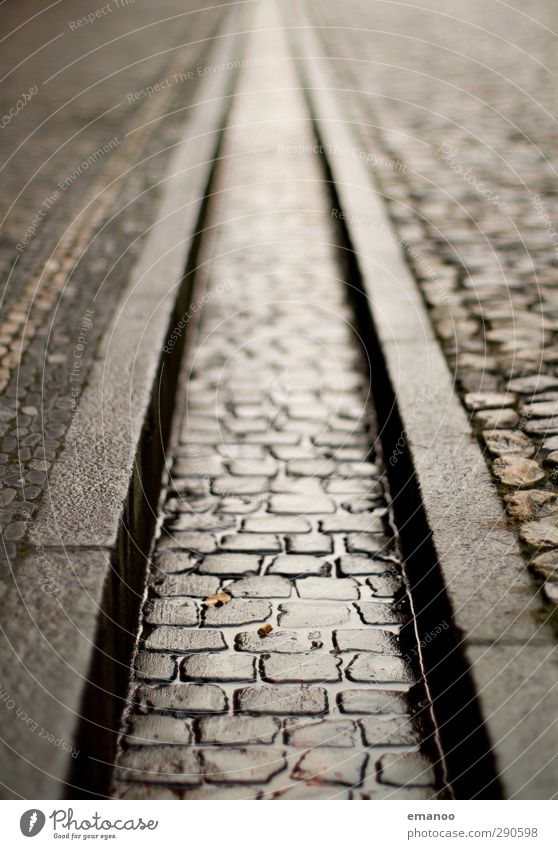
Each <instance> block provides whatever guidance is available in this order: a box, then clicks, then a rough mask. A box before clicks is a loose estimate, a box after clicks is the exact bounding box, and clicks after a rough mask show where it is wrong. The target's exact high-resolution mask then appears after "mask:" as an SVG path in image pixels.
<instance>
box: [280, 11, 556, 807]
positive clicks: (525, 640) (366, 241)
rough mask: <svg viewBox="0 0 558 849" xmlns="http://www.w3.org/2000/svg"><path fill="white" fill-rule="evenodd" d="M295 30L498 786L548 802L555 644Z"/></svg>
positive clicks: (409, 288) (315, 44) (360, 162)
mask: <svg viewBox="0 0 558 849" xmlns="http://www.w3.org/2000/svg"><path fill="white" fill-rule="evenodd" d="M291 8H292V7H291ZM298 9H299V11H300V7H298ZM291 20H292V18H291ZM297 23H299V24H300V29H297V30H296V36H295V41H296V44H297V48H298V49H300V52H301V53H302V54H303V55H302V58H301V61H302V63H303V67H304V77H305V82H306V84H307V86H308V89H309V91H308V95H309V98H310V100H311V102H312V108H313V112H314V120H315V122H316V125H317V127H318V130H319V134H320V139H321V142H322V144H323V148H324V150H323V152H324V155H325V158H326V160H327V162H328V167H329V168H330V171H331V175H332V180H333V183H334V185H335V191H336V193H337V196H338V198H339V201H340V208H341V210H342V211H343V213H344V224H345V226H346V228H347V231H348V233H349V237H350V241H351V244H352V246H353V248H354V249H355V252H356V257H357V262H358V265H359V271H360V276H361V279H362V282H363V285H364V289H365V293H366V296H367V299H368V302H369V304H370V309H371V311H372V314H373V319H374V325H375V328H376V332H377V336H378V341H379V344H380V347H381V349H382V352H383V357H384V360H385V363H386V367H387V371H388V376H389V379H390V381H391V385H392V387H393V388H394V390H395V392H396V398H397V404H398V408H399V412H400V416H401V420H402V422H403V427H404V431H405V433H404V438H405V442H406V448H407V449H408V450H409V452H410V455H411V458H412V463H413V465H414V469H415V472H416V476H417V478H418V484H419V487H420V491H421V495H422V501H423V507H424V510H425V513H426V517H427V520H428V524H429V526H430V529H431V532H432V542H433V544H434V547H435V550H436V553H437V556H438V560H439V565H440V569H441V572H442V576H443V581H444V584H445V588H446V592H447V595H448V597H449V600H450V603H451V607H452V615H453V623H454V625H455V627H456V628H457V629H458V633H459V635H460V638H461V649H462V651H463V652H464V655H465V657H466V659H467V662H468V664H469V667H470V674H471V676H472V680H473V683H474V686H475V688H476V692H477V699H478V703H479V706H480V710H481V714H482V716H483V718H484V726H485V731H486V733H487V736H488V739H489V741H490V745H491V747H492V753H493V756H494V759H495V765H496V769H497V772H498V775H499V780H500V782H501V786H502V789H503V792H504V795H505V796H506V797H508V798H545V797H548V796H550V795H551V794H552V793H554V789H555V787H556V786H557V785H558V758H556V756H555V755H556V733H555V731H554V730H553V727H552V726H553V724H554V722H555V717H556V716H557V715H558V688H557V686H556V674H555V671H556V666H555V661H556V657H557V647H556V642H555V640H554V637H553V635H552V633H551V631H550V629H549V628H548V627H547V626H546V625H541V624H540V623H539V622H538V621H537V619H536V617H535V613H536V610H537V604H536V602H535V600H534V597H533V590H532V586H531V583H530V580H529V577H528V574H527V573H526V569H525V564H524V561H523V558H522V556H521V554H520V551H519V547H518V543H517V539H516V536H515V533H514V532H513V531H511V530H510V529H509V528H508V527H506V526H505V512H504V509H503V505H502V504H501V501H500V499H499V497H498V494H497V492H496V489H495V487H494V485H493V483H492V481H491V478H490V475H489V472H488V469H487V467H486V463H485V461H484V459H483V456H482V453H481V451H480V448H479V446H478V443H477V442H476V440H475V439H474V438H473V437H472V433H471V429H470V426H469V423H468V421H467V416H466V414H465V412H464V410H463V408H462V407H461V404H460V402H459V400H458V398H457V396H456V395H455V393H454V391H453V386H452V380H451V375H450V373H449V370H448V367H447V364H446V361H445V359H444V356H443V353H442V351H441V349H440V348H439V345H438V343H437V340H436V338H435V336H434V333H433V330H432V328H431V325H430V320H429V317H428V314H427V312H426V309H425V307H424V304H423V302H422V299H421V296H420V294H419V292H418V289H417V286H416V283H415V280H414V279H413V277H412V275H411V272H410V270H409V267H408V265H407V263H406V261H405V258H404V254H403V250H402V247H401V244H400V242H399V241H398V238H397V235H396V233H395V232H394V231H393V227H392V225H391V224H390V221H389V218H388V216H387V213H386V209H385V206H384V202H383V199H382V196H381V193H380V191H379V189H378V187H377V186H376V185H374V183H373V181H372V177H371V173H370V169H369V168H368V167H367V166H366V164H365V158H363V157H362V156H361V155H360V154H361V153H362V151H361V149H359V144H358V138H355V135H354V131H352V130H351V122H350V119H347V118H346V117H345V114H344V113H343V112H342V110H341V109H340V106H339V102H338V97H337V96H336V94H335V84H334V82H333V81H332V80H331V78H330V76H329V73H328V67H327V63H326V61H325V60H324V58H323V56H324V49H323V47H322V45H321V43H320V42H319V41H318V39H317V37H316V35H315V32H314V30H313V29H312V27H311V25H310V23H309V21H308V20H307V19H306V18H305V17H304V16H303V15H300V17H299V18H298V19H297ZM364 153H366V151H364ZM426 388H429V389H431V390H434V392H435V399H434V401H432V400H430V401H426V400H425V389H426ZM428 405H430V406H429V407H428V409H426V410H425V408H426V407H427V406H428ZM386 459H389V458H386ZM433 624H434V625H435V624H436V623H433ZM496 643H497V645H495V644H496ZM504 694H505V698H504ZM512 703H513V710H511V709H510V704H512ZM553 756H554V757H553Z"/></svg>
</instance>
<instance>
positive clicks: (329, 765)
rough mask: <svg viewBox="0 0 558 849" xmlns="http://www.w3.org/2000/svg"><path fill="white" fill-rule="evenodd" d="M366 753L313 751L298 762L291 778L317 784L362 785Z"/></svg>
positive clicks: (345, 750) (333, 750)
mask: <svg viewBox="0 0 558 849" xmlns="http://www.w3.org/2000/svg"><path fill="white" fill-rule="evenodd" d="M366 759H367V755H366V752H362V751H359V752H352V751H351V750H350V749H349V750H347V749H333V748H330V749H327V748H323V749H322V748H320V749H311V750H310V751H309V752H306V753H305V754H304V755H302V757H301V758H300V759H299V760H298V761H297V762H296V764H295V766H294V768H293V771H292V772H291V777H292V778H293V779H295V780H296V781H312V782H315V783H317V784H342V785H345V786H347V787H354V786H355V785H358V784H360V782H361V780H362V775H363V772H364V768H365V766H366Z"/></svg>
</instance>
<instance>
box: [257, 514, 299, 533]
mask: <svg viewBox="0 0 558 849" xmlns="http://www.w3.org/2000/svg"><path fill="white" fill-rule="evenodd" d="M242 528H243V530H244V531H246V532H248V533H254V534H307V533H309V532H310V531H311V529H312V526H311V524H310V522H309V521H308V519H304V518H303V517H302V516H284V517H283V516H254V517H251V518H248V519H244V521H243V523H242Z"/></svg>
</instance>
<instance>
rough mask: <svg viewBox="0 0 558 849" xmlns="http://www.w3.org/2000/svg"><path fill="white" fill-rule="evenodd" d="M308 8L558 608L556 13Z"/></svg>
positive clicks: (539, 3) (353, 4)
mask: <svg viewBox="0 0 558 849" xmlns="http://www.w3.org/2000/svg"><path fill="white" fill-rule="evenodd" d="M420 5H421V6H422V4H420ZM310 13H311V15H312V17H313V20H314V21H315V22H316V23H317V24H318V26H319V33H320V36H321V38H322V40H323V44H324V45H325V48H326V53H327V54H329V56H330V57H331V60H330V62H329V65H330V69H331V72H332V74H333V77H334V79H335V81H336V86H337V87H338V88H339V89H340V90H341V91H342V99H343V102H344V103H345V105H346V111H347V115H350V117H351V119H352V120H353V121H354V122H355V124H354V126H355V129H356V130H357V132H358V134H359V136H360V139H361V142H362V149H363V150H364V151H374V152H375V153H376V156H375V157H371V158H372V160H373V161H372V162H371V166H370V167H371V168H372V169H373V170H374V173H375V175H376V176H377V178H378V180H379V183H380V185H381V187H382V189H383V191H384V192H385V194H386V196H387V198H388V200H389V211H390V215H391V218H392V221H393V225H394V229H395V230H396V231H397V233H398V234H399V237H400V239H401V243H402V245H403V246H404V247H405V248H406V250H407V254H408V258H409V262H410V263H411V265H412V266H413V268H414V271H415V274H416V276H417V278H418V279H419V281H420V284H421V287H422V292H423V295H424V298H425V300H426V302H427V304H428V305H429V307H430V314H431V316H432V319H433V322H434V326H435V329H436V331H437V333H438V336H439V338H440V341H441V343H442V345H443V347H444V350H445V352H446V354H447V358H448V364H449V366H450V368H451V369H452V372H453V373H454V375H455V381H456V389H457V391H458V392H459V393H460V394H461V397H462V399H463V403H464V404H465V406H466V408H467V410H468V411H469V413H470V416H471V426H472V428H473V430H474V432H475V433H476V434H477V435H478V437H479V439H480V440H481V444H482V445H483V447H484V449H485V450H486V457H487V460H488V462H489V463H490V464H491V468H492V471H493V474H494V478H495V482H496V483H497V485H498V487H499V488H500V490H501V493H502V496H503V497H504V499H505V503H506V509H507V512H508V515H509V519H510V522H511V523H513V524H516V525H517V526H518V528H519V533H520V538H521V540H522V544H523V545H524V548H525V553H526V555H527V557H528V558H529V562H530V565H531V568H532V570H533V572H534V573H535V575H536V579H537V583H538V584H539V585H540V586H542V587H543V590H544V594H545V597H546V599H547V600H548V601H549V602H553V603H556V602H558V583H557V579H558V552H557V551H556V547H557V546H558V525H557V519H558V488H557V486H556V483H557V474H556V470H557V469H558V453H557V450H558V371H557V366H558V347H557V340H558V336H557V332H558V290H557V286H556V283H557V280H556V275H557V270H558V190H557V182H556V177H557V174H556V155H557V152H558V136H557V133H556V116H557V106H556V98H555V94H554V89H555V86H554V82H553V81H554V80H555V76H556V71H557V69H558V57H557V53H556V42H555V33H556V31H557V29H558V8H557V7H556V5H555V4H553V3H550V2H546V0H536V2H534V3H531V4H529V7H528V9H527V8H512V7H511V6H506V5H504V4H501V3H485V2H480V0H473V2H471V3H467V4H466V5H465V6H464V5H463V4H461V3H457V2H455V0H436V2H433V3H430V4H428V8H419V4H413V3H410V4H408V3H405V4H400V3H384V2H378V3H373V4H370V3H368V2H365V0H349V2H348V3H347V4H343V6H339V5H337V4H334V3H324V4H320V5H319V6H312V8H311V9H310ZM382 154H384V156H383V157H382ZM432 450H435V446H432ZM472 497H474V494H473V493H472ZM551 609H552V607H550V608H549V611H550V610H551Z"/></svg>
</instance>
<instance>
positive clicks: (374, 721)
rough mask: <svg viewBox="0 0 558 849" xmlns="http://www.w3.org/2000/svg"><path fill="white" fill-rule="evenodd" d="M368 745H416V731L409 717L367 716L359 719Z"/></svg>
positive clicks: (417, 741)
mask: <svg viewBox="0 0 558 849" xmlns="http://www.w3.org/2000/svg"><path fill="white" fill-rule="evenodd" d="M359 725H360V727H361V728H362V734H363V739H364V743H365V745H366V746H416V745H418V743H419V740H418V736H417V733H416V731H415V730H414V728H413V726H412V725H411V722H410V720H409V718H408V717H392V716H381V715H378V716H367V717H366V719H361V720H359Z"/></svg>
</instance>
